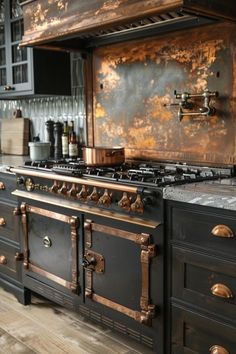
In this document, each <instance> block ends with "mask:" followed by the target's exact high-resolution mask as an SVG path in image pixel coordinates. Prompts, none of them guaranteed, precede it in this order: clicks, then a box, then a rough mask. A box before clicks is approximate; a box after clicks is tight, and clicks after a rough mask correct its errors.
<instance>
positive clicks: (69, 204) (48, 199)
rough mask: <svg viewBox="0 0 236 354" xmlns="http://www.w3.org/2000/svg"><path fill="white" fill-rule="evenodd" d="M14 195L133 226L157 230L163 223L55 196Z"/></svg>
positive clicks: (19, 193) (18, 192)
mask: <svg viewBox="0 0 236 354" xmlns="http://www.w3.org/2000/svg"><path fill="white" fill-rule="evenodd" d="M12 195H15V196H17V197H21V198H24V199H30V200H35V201H39V202H42V203H47V204H50V205H55V206H58V207H62V208H67V209H71V210H76V211H81V212H83V213H89V214H93V215H99V216H102V217H105V218H108V219H114V220H118V221H124V222H129V223H131V224H135V225H141V226H143V227H148V228H151V229H156V228H157V227H158V226H160V225H161V222H157V221H152V220H145V219H141V218H137V217H135V216H130V215H123V214H119V213H116V212H112V211H109V210H103V209H100V208H96V207H91V206H88V205H81V204H79V203H78V202H75V201H72V200H70V201H67V200H61V199H59V198H56V197H53V196H43V195H41V194H37V193H30V192H25V191H19V190H17V189H16V190H15V191H14V192H12Z"/></svg>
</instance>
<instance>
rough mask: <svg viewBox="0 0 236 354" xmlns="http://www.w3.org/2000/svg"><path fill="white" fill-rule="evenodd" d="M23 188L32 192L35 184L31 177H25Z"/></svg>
mask: <svg viewBox="0 0 236 354" xmlns="http://www.w3.org/2000/svg"><path fill="white" fill-rule="evenodd" d="M25 189H26V190H27V192H32V191H33V190H34V189H35V184H34V181H33V180H32V178H30V177H27V178H26V179H25Z"/></svg>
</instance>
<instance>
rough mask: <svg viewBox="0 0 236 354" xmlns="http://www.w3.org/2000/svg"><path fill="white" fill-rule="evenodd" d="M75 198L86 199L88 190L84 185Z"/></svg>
mask: <svg viewBox="0 0 236 354" xmlns="http://www.w3.org/2000/svg"><path fill="white" fill-rule="evenodd" d="M76 197H77V199H79V200H81V201H86V200H87V197H88V190H87V188H86V187H85V185H82V188H81V190H80V192H79V193H77V194H76Z"/></svg>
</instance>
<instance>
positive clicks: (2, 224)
mask: <svg viewBox="0 0 236 354" xmlns="http://www.w3.org/2000/svg"><path fill="white" fill-rule="evenodd" d="M4 225H6V220H5V219H4V218H0V226H4Z"/></svg>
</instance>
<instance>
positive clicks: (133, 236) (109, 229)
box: [86, 220, 150, 245]
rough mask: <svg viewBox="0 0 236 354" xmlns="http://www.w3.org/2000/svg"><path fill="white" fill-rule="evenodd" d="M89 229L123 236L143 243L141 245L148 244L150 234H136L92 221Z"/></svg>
mask: <svg viewBox="0 0 236 354" xmlns="http://www.w3.org/2000/svg"><path fill="white" fill-rule="evenodd" d="M86 222H87V223H88V220H86ZM91 229H92V230H93V231H98V232H104V233H106V234H109V235H112V236H116V237H120V238H124V239H126V240H129V241H133V242H135V243H138V244H143V245H146V244H148V243H149V240H150V235H148V234H140V233H139V234H137V233H134V232H129V231H124V230H120V229H116V228H114V227H110V226H105V225H100V224H96V223H94V222H92V223H91Z"/></svg>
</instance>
